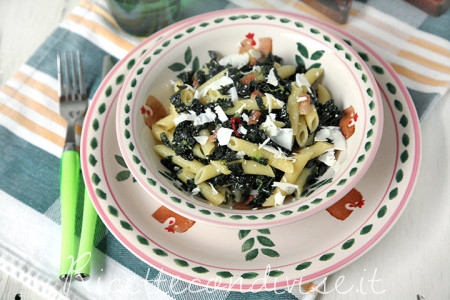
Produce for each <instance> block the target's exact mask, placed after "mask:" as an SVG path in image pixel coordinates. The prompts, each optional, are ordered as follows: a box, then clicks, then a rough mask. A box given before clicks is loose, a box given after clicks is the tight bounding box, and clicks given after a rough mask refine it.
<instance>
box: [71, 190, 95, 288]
mask: <svg viewBox="0 0 450 300" xmlns="http://www.w3.org/2000/svg"><path fill="white" fill-rule="evenodd" d="M96 223H97V212H96V211H95V208H94V206H93V205H92V200H91V198H90V197H89V193H88V192H87V189H85V190H84V204H83V225H82V227H81V239H80V247H79V248H78V256H77V266H76V268H75V270H76V273H77V275H76V276H75V278H76V279H78V280H80V281H85V280H88V279H89V277H90V272H91V261H92V249H93V245H94V234H95V225H96Z"/></svg>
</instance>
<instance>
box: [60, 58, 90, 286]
mask: <svg viewBox="0 0 450 300" xmlns="http://www.w3.org/2000/svg"><path fill="white" fill-rule="evenodd" d="M75 60H76V62H75ZM56 61H57V70H58V82H59V86H58V96H59V109H60V114H61V116H62V117H63V118H64V119H65V120H66V122H67V130H66V140H65V145H64V150H63V153H62V155H61V162H60V202H61V231H62V237H61V256H60V270H59V277H60V279H61V280H63V281H67V280H71V277H72V272H73V267H74V262H75V254H76V253H75V214H76V206H77V199H78V188H79V181H80V158H79V154H78V151H77V149H76V141H75V122H76V121H77V120H78V118H79V117H80V116H81V115H82V114H83V113H84V112H85V111H86V109H87V95H86V88H85V85H84V77H83V67H82V64H81V56H80V52H79V51H76V56H75V55H74V53H73V52H68V53H65V52H64V53H62V54H60V53H58V54H57V57H56Z"/></svg>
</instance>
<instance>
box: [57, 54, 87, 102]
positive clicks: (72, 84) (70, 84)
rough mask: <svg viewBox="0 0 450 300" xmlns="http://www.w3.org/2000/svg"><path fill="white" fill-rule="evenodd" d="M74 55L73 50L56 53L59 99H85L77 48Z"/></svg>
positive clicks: (79, 56) (81, 66)
mask: <svg viewBox="0 0 450 300" xmlns="http://www.w3.org/2000/svg"><path fill="white" fill-rule="evenodd" d="M75 55H76V58H75ZM75 55H74V52H73V51H69V52H63V53H59V52H58V53H57V66H58V67H57V71H58V82H59V87H58V97H59V99H60V101H66V100H86V97H87V95H86V86H85V84H84V75H83V65H82V62H81V55H80V51H78V50H77V51H76V52H75ZM75 59H76V61H75Z"/></svg>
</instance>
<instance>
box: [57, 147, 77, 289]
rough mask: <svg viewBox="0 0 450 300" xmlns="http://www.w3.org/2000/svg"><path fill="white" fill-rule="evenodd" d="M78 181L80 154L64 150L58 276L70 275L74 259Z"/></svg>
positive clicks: (61, 168)
mask: <svg viewBox="0 0 450 300" xmlns="http://www.w3.org/2000/svg"><path fill="white" fill-rule="evenodd" d="M79 182H80V156H79V154H78V152H77V151H75V150H66V151H64V152H63V153H62V156H61V165H60V202H61V232H62V237H61V256H60V263H59V278H60V279H61V280H66V279H67V278H68V277H70V276H72V273H73V271H74V264H75V261H76V256H75V255H76V253H75V215H76V209H77V199H78V189H79Z"/></svg>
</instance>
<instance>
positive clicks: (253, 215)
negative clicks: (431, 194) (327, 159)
mask: <svg viewBox="0 0 450 300" xmlns="http://www.w3.org/2000/svg"><path fill="white" fill-rule="evenodd" d="M220 16H221V17H220V18H221V19H226V20H228V19H230V20H231V19H233V21H239V20H249V19H252V17H254V16H265V17H266V20H269V22H271V21H274V20H275V21H278V22H279V23H278V24H288V23H290V22H291V23H300V24H302V28H303V27H304V26H305V25H306V26H308V28H316V29H318V31H319V34H326V35H327V36H328V37H331V40H332V41H336V42H338V43H339V45H340V47H341V48H342V50H343V51H347V52H348V53H350V56H351V59H352V60H351V61H352V62H354V63H355V64H359V68H360V71H361V72H362V73H363V74H365V75H366V76H367V82H366V83H367V86H369V87H370V88H371V90H372V93H373V95H371V96H369V97H370V98H371V99H372V101H371V102H373V104H374V107H373V108H372V109H371V111H372V112H374V116H376V119H377V120H376V122H375V124H372V125H373V126H374V130H373V131H374V132H373V138H372V142H371V147H370V148H369V149H368V150H366V152H365V153H366V154H367V155H366V157H365V158H364V160H363V161H364V164H362V166H361V167H360V168H358V169H357V171H356V173H357V176H353V175H352V176H351V177H352V180H350V182H351V184H348V183H347V182H345V183H344V184H343V187H342V188H341V189H339V190H338V191H337V192H336V191H335V194H333V195H330V196H327V198H326V201H323V200H324V199H322V198H319V197H316V198H315V199H311V200H310V201H308V200H307V199H308V198H305V199H306V200H305V201H303V200H302V201H294V202H292V203H289V204H283V205H281V206H277V207H272V208H267V209H260V210H232V209H227V208H220V207H215V206H213V205H211V204H209V203H207V202H206V201H205V203H197V202H195V203H193V202H192V201H189V200H187V199H186V198H184V197H183V196H182V193H183V192H180V191H171V190H170V188H172V187H170V188H167V186H165V185H163V184H161V183H160V182H158V180H157V178H153V182H151V184H149V178H148V177H147V176H146V174H145V173H146V172H145V171H146V169H145V167H144V172H143V169H142V165H141V163H142V161H144V160H142V159H140V158H139V157H138V156H136V155H135V153H134V152H133V150H130V147H129V145H128V146H127V145H125V143H128V140H127V139H128V138H127V135H129V134H130V132H129V131H127V130H128V129H127V128H126V126H125V127H124V124H125V122H122V121H121V120H123V116H124V115H123V114H124V111H126V107H127V105H129V102H128V101H131V99H127V98H128V97H127V95H128V94H129V92H130V87H131V86H132V85H133V83H132V82H133V77H134V76H135V74H137V73H139V72H141V71H142V64H143V63H145V60H146V58H147V55H146V54H144V55H142V57H140V59H139V60H138V61H137V62H136V63H135V65H134V66H133V67H132V68H131V70H130V72H129V73H128V75H127V76H126V78H125V80H124V83H123V87H122V89H121V91H120V95H119V99H118V106H117V107H118V109H117V112H116V122H118V124H117V126H116V129H117V130H116V134H117V137H118V143H119V148H120V150H121V152H122V155H123V157H124V159H125V162H126V164H127V165H128V167H129V169H130V171H131V173H132V175H133V176H134V177H135V179H136V180H137V181H138V183H139V184H140V185H141V187H143V188H144V190H146V191H147V192H148V193H149V194H150V195H151V196H153V197H154V198H155V199H156V200H157V201H159V202H160V203H161V204H162V205H165V206H167V207H168V208H169V209H171V210H173V211H174V212H176V213H179V214H180V215H183V216H185V217H187V218H190V219H192V220H195V221H200V222H206V223H209V224H212V225H215V226H220V227H227V228H239V229H244V228H249V229H251V228H264V227H271V226H278V225H283V224H287V223H290V222H295V221H298V220H300V219H302V218H306V217H308V216H310V215H312V214H314V213H317V212H319V211H322V210H323V209H325V208H327V207H329V206H331V205H332V204H334V203H335V202H337V201H338V200H339V199H341V198H342V197H343V196H344V195H346V193H348V192H349V191H350V190H351V189H352V188H353V187H354V186H355V185H356V184H357V183H358V182H359V180H360V179H361V178H362V177H363V176H364V174H365V173H366V171H367V169H368V168H369V166H370V165H371V163H372V162H373V159H374V157H375V154H376V152H377V150H378V146H379V144H380V141H381V135H382V127H383V107H382V98H381V94H380V91H379V89H378V85H377V82H376V80H375V78H374V77H373V75H372V73H371V71H370V69H369V68H368V66H367V65H366V64H365V62H364V60H363V59H362V58H360V57H359V55H358V53H357V52H356V51H355V50H354V49H353V48H351V47H350V46H349V45H347V44H346V42H345V41H344V40H342V39H340V38H339V37H337V36H336V35H334V34H333V33H332V32H330V31H329V30H328V29H327V28H325V27H323V26H322V25H320V23H319V22H318V23H315V22H314V19H312V18H310V17H306V16H302V15H299V14H295V13H290V12H282V11H276V10H271V9H227V10H222V11H221V14H220ZM217 19H218V16H217V12H209V13H205V14H201V15H198V16H194V17H191V18H188V19H185V20H182V21H179V22H177V23H175V24H173V25H171V26H178V27H179V28H181V27H183V28H186V31H183V33H184V34H185V35H186V34H187V35H188V34H189V30H190V28H195V27H198V26H201V24H205V22H207V21H210V22H213V21H214V20H217ZM289 20H290V21H289ZM180 25H184V26H180ZM177 34H180V31H179V30H177V31H174V32H171V33H170V35H169V36H166V37H164V38H166V39H167V40H169V41H170V40H171V39H173V38H174V37H176V36H177ZM316 34H317V33H316ZM146 41H147V39H146V40H144V41H143V42H142V43H141V44H145V43H146ZM169 44H171V43H170V42H169V43H168V44H167V45H169ZM163 45H164V42H163ZM164 47H165V46H163V47H162V48H161V49H160V50H161V51H162V52H163V51H164ZM169 48H170V47H169ZM135 49H136V48H135ZM339 50H340V49H338V51H339ZM132 51H135V50H132ZM157 51H158V50H157ZM347 52H346V53H347ZM131 88H134V86H133V87H131ZM364 106H366V104H365V105H364ZM366 109H367V108H366ZM130 123H132V122H130ZM123 139H125V140H123ZM363 142H364V140H361V144H362V143H363ZM361 147H363V146H361ZM350 166H351V164H349V165H348V167H349V168H350ZM147 168H148V166H147ZM349 172H352V171H351V170H350V171H349ZM356 173H355V174H356ZM346 176H348V175H346ZM333 180H334V178H333ZM158 184H160V187H159V190H157V189H155V187H156V186H157V185H158ZM330 187H331V186H328V187H327V190H328V189H329V188H330ZM305 203H306V204H305Z"/></svg>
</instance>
